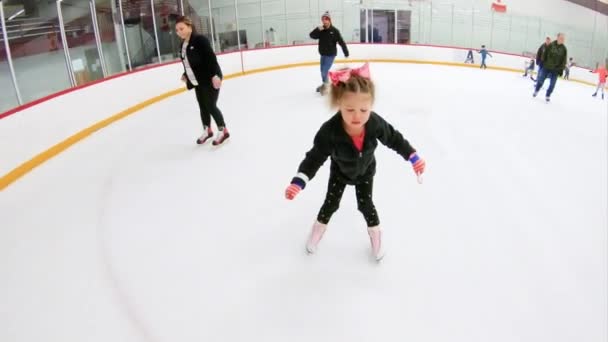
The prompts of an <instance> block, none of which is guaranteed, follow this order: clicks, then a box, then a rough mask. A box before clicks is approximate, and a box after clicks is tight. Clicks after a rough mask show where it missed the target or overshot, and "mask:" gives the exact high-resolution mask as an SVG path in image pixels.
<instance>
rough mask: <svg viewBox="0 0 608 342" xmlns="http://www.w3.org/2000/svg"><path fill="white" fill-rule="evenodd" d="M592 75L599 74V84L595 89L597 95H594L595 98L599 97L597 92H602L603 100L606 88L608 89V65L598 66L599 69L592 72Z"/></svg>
mask: <svg viewBox="0 0 608 342" xmlns="http://www.w3.org/2000/svg"><path fill="white" fill-rule="evenodd" d="M591 72H592V73H597V74H598V77H599V80H598V83H597V88H596V89H595V93H593V95H591V96H593V97H596V96H597V92H598V91H599V90H600V89H601V90H602V100H603V99H604V88H606V77H607V76H608V71H606V65H602V66H598V67H597V69H595V70H593V71H591Z"/></svg>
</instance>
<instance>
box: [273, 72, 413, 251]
mask: <svg viewBox="0 0 608 342" xmlns="http://www.w3.org/2000/svg"><path fill="white" fill-rule="evenodd" d="M329 78H330V80H331V105H332V108H338V109H339V111H338V112H337V113H336V114H335V115H334V116H333V117H332V118H331V119H329V120H328V121H327V122H325V123H324V124H323V125H322V126H321V128H320V129H319V131H318V132H317V134H316V136H315V138H314V144H313V147H312V149H311V150H310V151H308V153H306V157H305V158H304V160H303V161H302V163H301V164H300V167H299V168H298V173H297V175H296V176H295V177H294V178H293V179H292V181H291V184H290V185H289V186H288V187H287V189H286V191H285V197H286V198H287V199H289V200H292V199H294V198H295V197H296V195H297V194H298V193H299V192H300V191H301V190H302V189H304V188H305V187H306V184H307V183H308V182H309V181H310V180H311V179H312V178H313V177H314V176H315V174H316V173H317V171H318V170H319V168H320V167H321V166H322V165H323V163H324V162H325V160H327V157H331V168H330V176H329V184H328V189H327V195H326V197H325V202H324V203H323V206H322V207H321V210H320V211H319V214H318V216H317V221H316V222H315V223H314V224H313V226H312V231H311V233H310V237H309V239H308V241H307V243H306V249H307V251H308V252H309V253H314V252H315V251H316V249H317V245H318V243H319V241H320V240H321V238H322V237H323V234H324V233H325V230H326V228H327V224H328V222H329V220H330V218H331V216H332V215H333V214H334V213H335V212H336V211H337V210H338V207H339V204H340V199H341V198H342V194H343V192H344V188H345V187H346V185H354V186H355V190H356V196H357V207H358V209H359V211H360V212H361V213H362V214H363V217H364V218H365V221H366V222H367V227H368V228H367V231H368V234H369V237H370V242H371V250H372V255H373V256H374V258H375V259H376V260H380V259H382V257H383V256H384V253H383V250H382V242H381V231H380V220H379V218H378V213H377V212H376V208H375V206H374V203H373V200H372V189H373V183H374V174H375V172H376V159H375V157H374V150H375V149H376V147H377V146H378V141H380V142H381V143H382V144H384V145H386V146H387V147H389V148H391V149H393V150H395V151H396V152H397V153H398V154H400V155H401V156H402V157H403V158H404V159H405V160H407V161H409V162H411V164H412V166H413V168H414V172H415V173H416V174H418V175H421V174H422V173H423V172H424V168H425V162H424V160H423V159H422V158H420V157H419V156H418V155H417V154H416V150H415V149H414V148H413V147H412V146H411V145H410V144H409V142H408V141H407V140H405V139H404V138H403V136H402V135H401V133H399V132H398V131H397V130H395V129H394V128H393V127H392V126H391V125H390V124H389V123H388V122H386V121H385V120H384V119H383V118H382V117H381V116H380V115H378V114H376V113H375V112H373V111H372V109H371V107H372V105H373V103H374V95H375V94H374V83H373V82H372V80H371V79H370V72H369V65H368V64H367V63H366V64H365V65H363V66H362V67H360V68H357V69H343V70H339V71H336V72H330V73H329Z"/></svg>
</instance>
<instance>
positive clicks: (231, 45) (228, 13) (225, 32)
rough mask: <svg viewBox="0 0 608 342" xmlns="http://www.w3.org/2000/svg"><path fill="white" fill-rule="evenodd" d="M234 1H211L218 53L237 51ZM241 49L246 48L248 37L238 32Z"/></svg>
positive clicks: (237, 37)
mask: <svg viewBox="0 0 608 342" xmlns="http://www.w3.org/2000/svg"><path fill="white" fill-rule="evenodd" d="M234 4H235V3H234V0H213V1H211V11H212V13H211V14H212V16H213V21H214V24H215V25H214V29H215V31H214V33H215V41H216V44H217V46H218V47H219V50H218V51H219V52H230V51H238V50H239V46H238V41H239V36H238V35H237V27H236V15H235V14H236V13H235V7H234ZM240 39H241V48H245V47H247V44H248V37H247V33H246V32H245V31H241V32H240Z"/></svg>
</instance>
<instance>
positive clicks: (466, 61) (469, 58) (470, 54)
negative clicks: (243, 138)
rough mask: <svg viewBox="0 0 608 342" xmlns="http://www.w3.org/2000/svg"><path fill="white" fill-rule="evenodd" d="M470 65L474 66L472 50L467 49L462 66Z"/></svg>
mask: <svg viewBox="0 0 608 342" xmlns="http://www.w3.org/2000/svg"><path fill="white" fill-rule="evenodd" d="M467 63H471V64H475V60H474V59H473V50H471V49H469V52H467V59H465V60H464V64H467Z"/></svg>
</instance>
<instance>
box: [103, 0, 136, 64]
mask: <svg viewBox="0 0 608 342" xmlns="http://www.w3.org/2000/svg"><path fill="white" fill-rule="evenodd" d="M95 8H96V10H97V25H98V26H99V34H100V36H101V48H102V51H103V57H104V59H105V62H106V68H107V70H108V75H113V74H118V73H121V72H124V71H126V70H128V69H129V66H128V63H127V57H126V54H125V51H126V48H125V46H124V45H125V43H124V38H123V35H122V28H121V26H120V13H119V12H118V8H117V7H116V1H113V0H104V1H97V2H96V4H95ZM113 18H116V19H117V20H116V22H114V20H113Z"/></svg>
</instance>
